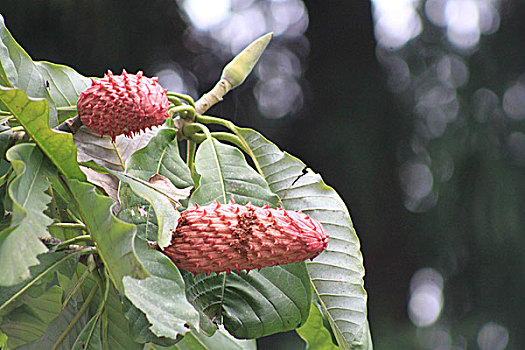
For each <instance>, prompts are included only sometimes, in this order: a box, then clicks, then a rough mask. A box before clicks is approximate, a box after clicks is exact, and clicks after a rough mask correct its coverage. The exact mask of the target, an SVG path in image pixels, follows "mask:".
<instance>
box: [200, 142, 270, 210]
mask: <svg viewBox="0 0 525 350" xmlns="http://www.w3.org/2000/svg"><path fill="white" fill-rule="evenodd" d="M195 168H196V170H197V172H198V173H199V174H200V175H201V180H200V183H199V186H198V187H197V188H196V189H195V192H194V193H193V194H192V196H191V198H190V203H191V204H195V203H197V204H209V203H211V202H213V201H214V200H217V201H218V202H220V203H227V202H229V201H230V200H234V201H235V202H237V203H241V204H245V203H247V202H249V201H251V202H252V203H253V204H254V205H258V206H263V205H265V204H270V206H272V205H276V204H277V202H278V200H279V199H278V197H277V196H276V195H275V194H274V193H273V192H272V191H271V190H270V189H269V187H268V184H267V183H266V181H265V180H264V178H262V177H261V176H260V175H259V174H258V173H257V172H256V171H255V170H253V169H252V168H251V167H250V166H249V165H248V163H246V159H245V158H244V156H243V154H242V152H241V151H239V150H238V149H237V148H235V147H232V146H229V145H226V144H223V143H221V142H219V141H217V140H215V139H213V140H206V141H204V142H203V143H202V144H201V145H200V146H199V149H198V150H197V154H196V156H195Z"/></svg>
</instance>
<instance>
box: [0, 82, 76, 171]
mask: <svg viewBox="0 0 525 350" xmlns="http://www.w3.org/2000/svg"><path fill="white" fill-rule="evenodd" d="M0 101H1V102H2V103H3V104H4V105H5V106H6V107H7V108H8V109H9V111H10V112H11V113H12V114H13V115H14V116H15V117H16V119H17V120H18V121H19V122H20V124H22V126H23V127H24V129H25V131H26V132H27V133H28V134H29V136H31V138H33V140H35V142H36V143H37V145H38V146H39V147H40V149H41V150H42V151H43V152H44V153H45V154H46V156H47V157H48V158H49V159H50V160H51V161H52V162H53V164H55V166H56V167H57V168H58V169H59V170H60V171H61V172H62V173H63V174H64V175H65V176H67V177H69V178H73V179H77V180H81V181H83V180H85V178H86V177H85V175H84V173H82V171H81V170H80V168H79V166H78V163H77V149H76V147H75V145H74V144H73V136H72V135H71V134H68V133H59V132H54V131H52V130H51V129H50V128H49V125H48V121H47V120H48V102H47V100H34V99H32V98H28V97H27V95H26V94H25V93H24V92H23V91H22V90H18V89H10V88H3V87H0Z"/></svg>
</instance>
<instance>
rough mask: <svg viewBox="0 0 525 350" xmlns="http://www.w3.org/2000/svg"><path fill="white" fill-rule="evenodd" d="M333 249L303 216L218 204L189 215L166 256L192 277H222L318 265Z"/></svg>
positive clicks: (175, 232) (321, 231)
mask: <svg viewBox="0 0 525 350" xmlns="http://www.w3.org/2000/svg"><path fill="white" fill-rule="evenodd" d="M327 245H328V235H327V234H326V232H325V230H324V228H323V227H322V226H321V224H320V223H319V222H318V221H316V220H314V219H311V218H310V217H309V216H308V215H306V214H304V213H302V212H296V211H287V210H284V209H271V208H269V207H268V206H265V207H263V208H260V207H255V206H253V205H250V204H248V205H239V204H236V203H230V204H219V203H216V202H215V203H213V204H211V205H207V206H196V207H190V208H188V209H187V210H186V211H184V212H183V213H182V215H181V217H180V219H179V222H178V225H177V228H176V229H175V230H173V235H172V239H171V244H170V245H169V246H168V247H166V248H165V249H164V253H165V254H166V255H167V256H168V257H170V258H171V260H172V261H173V262H174V263H175V265H177V266H178V267H179V268H181V269H184V270H186V271H190V272H193V273H194V274H197V273H206V274H210V273H211V272H216V273H217V274H218V273H219V272H223V271H227V272H231V271H232V270H237V271H240V270H246V271H249V270H251V269H255V268H257V269H260V268H261V267H265V266H274V265H281V264H290V263H296V262H300V261H303V260H306V259H313V258H315V257H316V256H317V255H319V253H321V252H322V251H323V250H324V249H326V247H327Z"/></svg>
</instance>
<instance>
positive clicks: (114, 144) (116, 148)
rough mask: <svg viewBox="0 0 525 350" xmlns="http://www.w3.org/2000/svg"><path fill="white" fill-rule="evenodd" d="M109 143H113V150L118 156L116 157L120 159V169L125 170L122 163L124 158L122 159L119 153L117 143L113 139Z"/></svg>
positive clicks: (124, 165)
mask: <svg viewBox="0 0 525 350" xmlns="http://www.w3.org/2000/svg"><path fill="white" fill-rule="evenodd" d="M111 143H112V144H113V148H114V149H115V152H117V156H118V159H119V160H120V165H122V169H124V171H126V164H124V159H122V156H121V155H120V152H119V150H118V147H117V144H116V143H115V141H111Z"/></svg>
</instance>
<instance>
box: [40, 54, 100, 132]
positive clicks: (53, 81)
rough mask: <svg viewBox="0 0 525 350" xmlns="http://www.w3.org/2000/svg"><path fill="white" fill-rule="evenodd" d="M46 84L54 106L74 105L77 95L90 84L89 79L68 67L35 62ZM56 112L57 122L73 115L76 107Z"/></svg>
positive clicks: (75, 112)
mask: <svg viewBox="0 0 525 350" xmlns="http://www.w3.org/2000/svg"><path fill="white" fill-rule="evenodd" d="M35 64H36V67H37V68H38V70H39V71H40V73H41V74H42V76H43V78H44V80H45V81H46V86H48V90H49V94H50V95H51V99H52V101H53V102H54V104H55V106H56V107H69V106H73V107H76V105H77V100H78V96H79V95H80V93H81V92H82V91H84V90H85V89H86V88H87V87H89V86H90V85H91V81H90V80H89V79H88V78H86V77H84V76H82V75H80V74H78V73H77V72H76V71H75V70H73V69H72V68H70V67H67V66H63V65H61V64H55V63H50V62H35ZM57 112H58V122H59V123H62V122H63V121H64V120H66V119H68V118H71V117H74V116H75V115H76V114H77V111H76V109H75V108H74V109H72V110H65V111H61V110H60V109H59V110H58V111H57Z"/></svg>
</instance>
